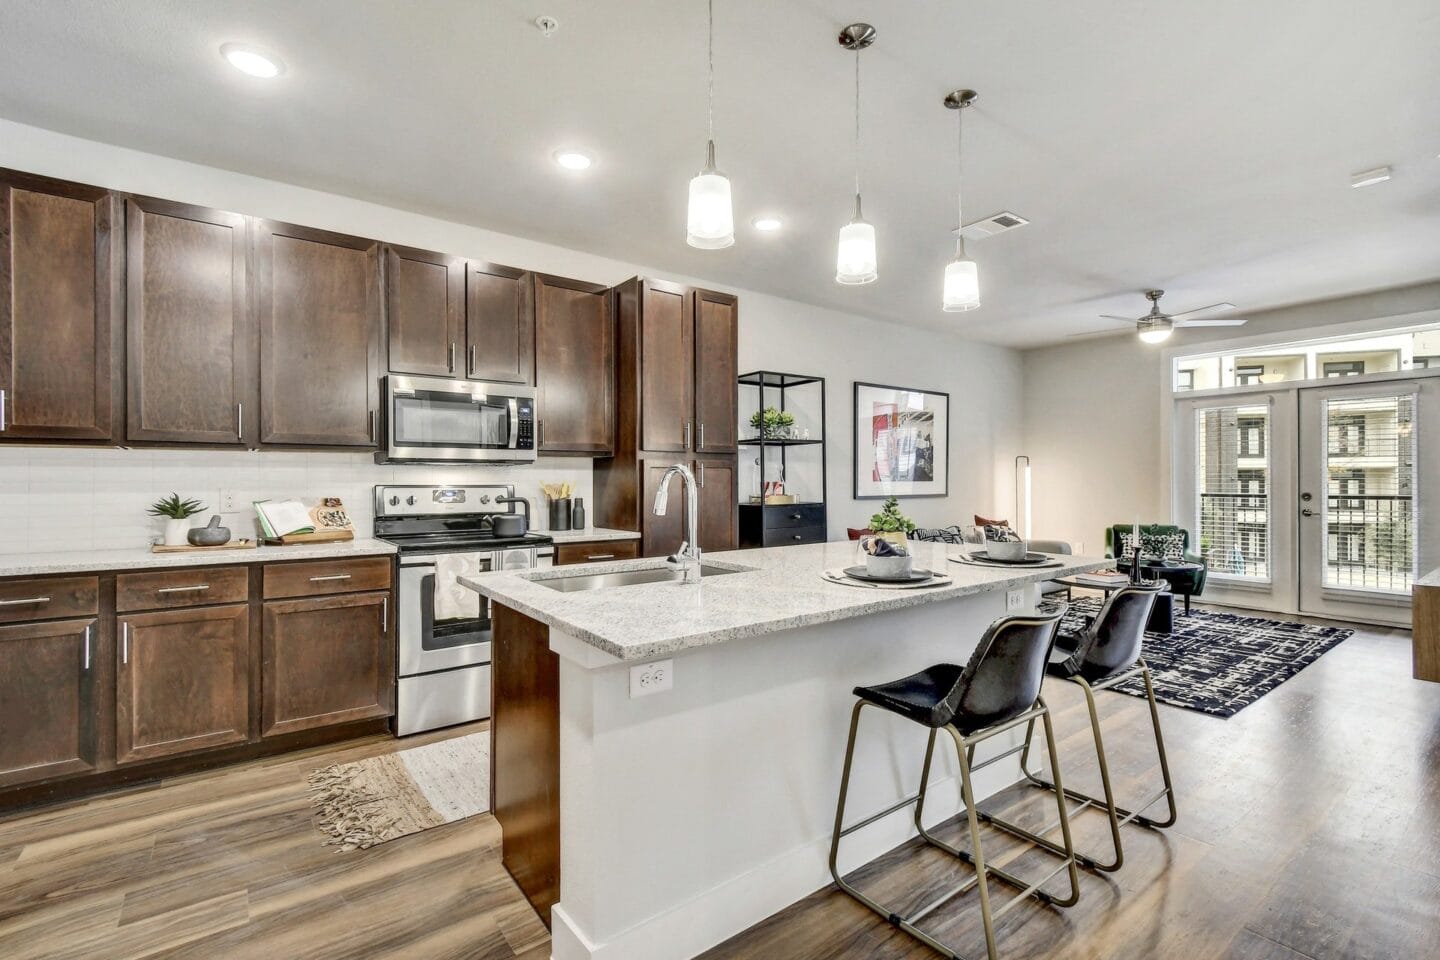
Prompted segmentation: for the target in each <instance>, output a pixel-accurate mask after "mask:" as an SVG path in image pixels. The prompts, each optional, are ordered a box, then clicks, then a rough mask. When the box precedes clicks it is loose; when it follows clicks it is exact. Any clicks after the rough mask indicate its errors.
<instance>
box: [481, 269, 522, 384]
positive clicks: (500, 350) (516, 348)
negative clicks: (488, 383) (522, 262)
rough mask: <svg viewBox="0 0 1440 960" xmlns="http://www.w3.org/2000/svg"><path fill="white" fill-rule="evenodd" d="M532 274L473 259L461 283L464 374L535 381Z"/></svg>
mask: <svg viewBox="0 0 1440 960" xmlns="http://www.w3.org/2000/svg"><path fill="white" fill-rule="evenodd" d="M531 289H532V288H531V280H530V274H529V273H527V272H525V271H524V270H516V269H515V268H513V267H502V266H500V265H499V264H494V263H480V262H477V261H471V263H470V267H469V270H468V271H467V273H466V282H465V331H466V333H465V339H466V341H467V342H468V343H469V347H468V349H467V350H466V353H465V375H466V376H467V377H469V378H471V379H472V380H494V381H497V382H499V383H534V382H535V306H534V299H533V297H532V292H531Z"/></svg>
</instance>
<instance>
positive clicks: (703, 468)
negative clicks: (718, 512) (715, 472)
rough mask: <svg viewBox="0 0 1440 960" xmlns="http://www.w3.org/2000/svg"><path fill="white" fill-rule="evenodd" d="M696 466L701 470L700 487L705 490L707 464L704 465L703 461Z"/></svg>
mask: <svg viewBox="0 0 1440 960" xmlns="http://www.w3.org/2000/svg"><path fill="white" fill-rule="evenodd" d="M695 466H697V467H699V468H700V478H699V479H700V487H701V489H704V487H705V463H704V461H701V462H700V463H697V464H695Z"/></svg>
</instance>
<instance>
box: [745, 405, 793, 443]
mask: <svg viewBox="0 0 1440 960" xmlns="http://www.w3.org/2000/svg"><path fill="white" fill-rule="evenodd" d="M750 426H752V427H754V428H755V429H756V430H757V431H759V434H760V436H761V438H763V439H765V440H776V439H779V438H780V437H781V436H783V435H784V433H785V431H786V430H789V429H790V428H791V427H793V426H795V415H794V414H793V413H789V412H788V411H785V410H776V409H775V408H774V407H766V408H765V409H764V410H756V411H755V412H754V413H752V414H750Z"/></svg>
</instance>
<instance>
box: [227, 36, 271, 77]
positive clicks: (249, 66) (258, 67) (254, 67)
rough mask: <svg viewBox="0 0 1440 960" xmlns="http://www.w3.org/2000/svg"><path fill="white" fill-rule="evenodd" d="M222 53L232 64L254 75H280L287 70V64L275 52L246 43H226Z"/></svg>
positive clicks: (242, 71)
mask: <svg viewBox="0 0 1440 960" xmlns="http://www.w3.org/2000/svg"><path fill="white" fill-rule="evenodd" d="M220 54H221V56H223V57H224V58H225V59H226V60H229V61H230V66H232V67H234V68H235V69H236V70H239V71H240V72H241V73H248V74H249V75H250V76H252V77H264V78H266V79H268V78H270V77H278V76H280V74H282V73H284V72H285V64H284V62H282V61H281V59H280V58H279V57H277V56H275V55H274V54H273V53H267V52H266V51H264V50H260V49H258V48H256V47H252V46H250V45H249V44H245V43H225V44H221V46H220Z"/></svg>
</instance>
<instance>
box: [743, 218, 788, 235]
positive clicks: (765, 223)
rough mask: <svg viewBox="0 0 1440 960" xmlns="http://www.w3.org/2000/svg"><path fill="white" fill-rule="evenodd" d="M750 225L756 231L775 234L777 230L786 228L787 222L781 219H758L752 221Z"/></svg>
mask: <svg viewBox="0 0 1440 960" xmlns="http://www.w3.org/2000/svg"><path fill="white" fill-rule="evenodd" d="M750 225H751V226H752V227H754V228H755V229H756V230H760V231H763V232H765V233H774V232H775V231H776V230H779V229H780V228H781V227H783V226H785V221H784V220H781V219H780V218H779V217H756V218H755V219H754V220H751V221H750Z"/></svg>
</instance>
